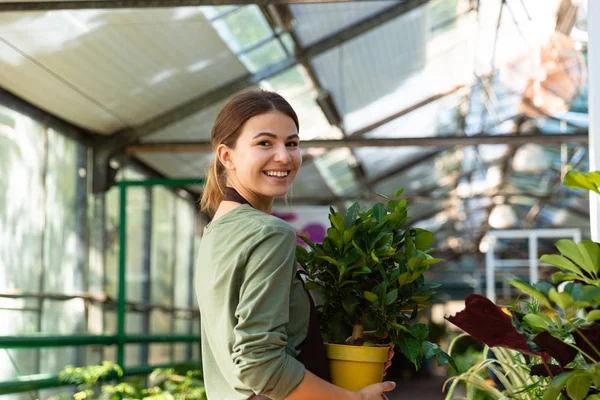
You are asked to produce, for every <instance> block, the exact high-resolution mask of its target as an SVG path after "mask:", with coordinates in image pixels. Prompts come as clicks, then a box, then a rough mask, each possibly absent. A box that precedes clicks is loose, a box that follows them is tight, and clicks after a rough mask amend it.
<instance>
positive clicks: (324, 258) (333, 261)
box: [317, 256, 340, 267]
mask: <svg viewBox="0 0 600 400" xmlns="http://www.w3.org/2000/svg"><path fill="white" fill-rule="evenodd" d="M317 258H320V259H321V260H325V261H327V262H330V263H331V264H333V265H335V266H336V267H339V266H340V263H339V262H338V261H337V260H334V259H333V258H331V257H329V256H318V257H317Z"/></svg>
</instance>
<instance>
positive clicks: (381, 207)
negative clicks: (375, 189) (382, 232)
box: [373, 203, 387, 223]
mask: <svg viewBox="0 0 600 400" xmlns="http://www.w3.org/2000/svg"><path fill="white" fill-rule="evenodd" d="M373 213H374V214H375V218H376V219H377V222H379V223H381V222H383V217H385V215H386V214H387V211H386V209H385V204H383V203H377V204H375V205H374V206H373Z"/></svg>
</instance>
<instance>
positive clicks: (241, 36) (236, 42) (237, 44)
mask: <svg viewBox="0 0 600 400" xmlns="http://www.w3.org/2000/svg"><path fill="white" fill-rule="evenodd" d="M213 25H214V27H215V29H216V30H217V32H218V33H219V35H220V36H221V38H222V39H223V40H224V41H225V42H226V43H227V44H228V45H229V48H230V49H231V50H232V51H233V52H234V53H239V52H240V51H242V50H244V49H246V48H248V47H250V46H253V45H255V44H256V43H258V42H260V41H261V40H264V39H266V38H267V37H270V36H272V34H273V32H272V31H271V28H270V27H269V24H268V23H267V21H266V20H265V17H264V16H263V15H262V13H261V12H260V9H259V8H258V7H257V6H254V5H252V6H246V7H241V8H240V9H239V10H237V11H235V12H232V13H231V14H227V15H226V16H225V17H223V18H222V19H219V20H217V21H215V22H213Z"/></svg>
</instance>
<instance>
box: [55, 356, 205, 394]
mask: <svg viewBox="0 0 600 400" xmlns="http://www.w3.org/2000/svg"><path fill="white" fill-rule="evenodd" d="M122 377H123V371H122V369H121V368H120V367H119V366H118V365H116V364H113V363H110V362H108V361H104V362H103V363H102V365H96V366H89V367H84V368H79V367H77V368H76V367H72V366H68V367H66V368H65V369H64V370H63V371H62V372H61V373H60V376H59V379H60V380H61V382H62V383H65V384H75V385H77V389H78V391H77V392H76V393H75V394H74V395H72V396H71V395H68V394H62V395H58V396H55V397H54V398H55V399H64V398H71V397H72V398H74V399H77V400H83V399H102V400H126V399H144V400H207V398H206V392H205V390H204V383H203V381H202V373H201V372H200V371H197V370H186V369H185V367H182V369H181V370H178V369H174V368H168V369H155V370H154V371H153V372H152V373H151V374H150V376H149V377H148V379H147V380H146V379H145V378H143V377H141V378H137V379H133V380H130V381H128V382H118V381H117V380H119V379H120V378H122ZM111 379H112V380H115V381H116V382H115V383H114V384H111V383H105V384H102V385H101V386H100V388H98V384H99V383H100V382H101V381H107V380H111ZM146 382H147V383H146ZM98 389H100V390H99V392H98Z"/></svg>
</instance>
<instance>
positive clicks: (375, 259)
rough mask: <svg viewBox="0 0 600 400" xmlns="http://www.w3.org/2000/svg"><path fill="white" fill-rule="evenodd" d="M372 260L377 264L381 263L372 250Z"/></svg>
mask: <svg viewBox="0 0 600 400" xmlns="http://www.w3.org/2000/svg"><path fill="white" fill-rule="evenodd" d="M371 259H372V260H373V261H375V262H376V263H379V262H380V261H379V258H377V256H376V255H375V250H371Z"/></svg>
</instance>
